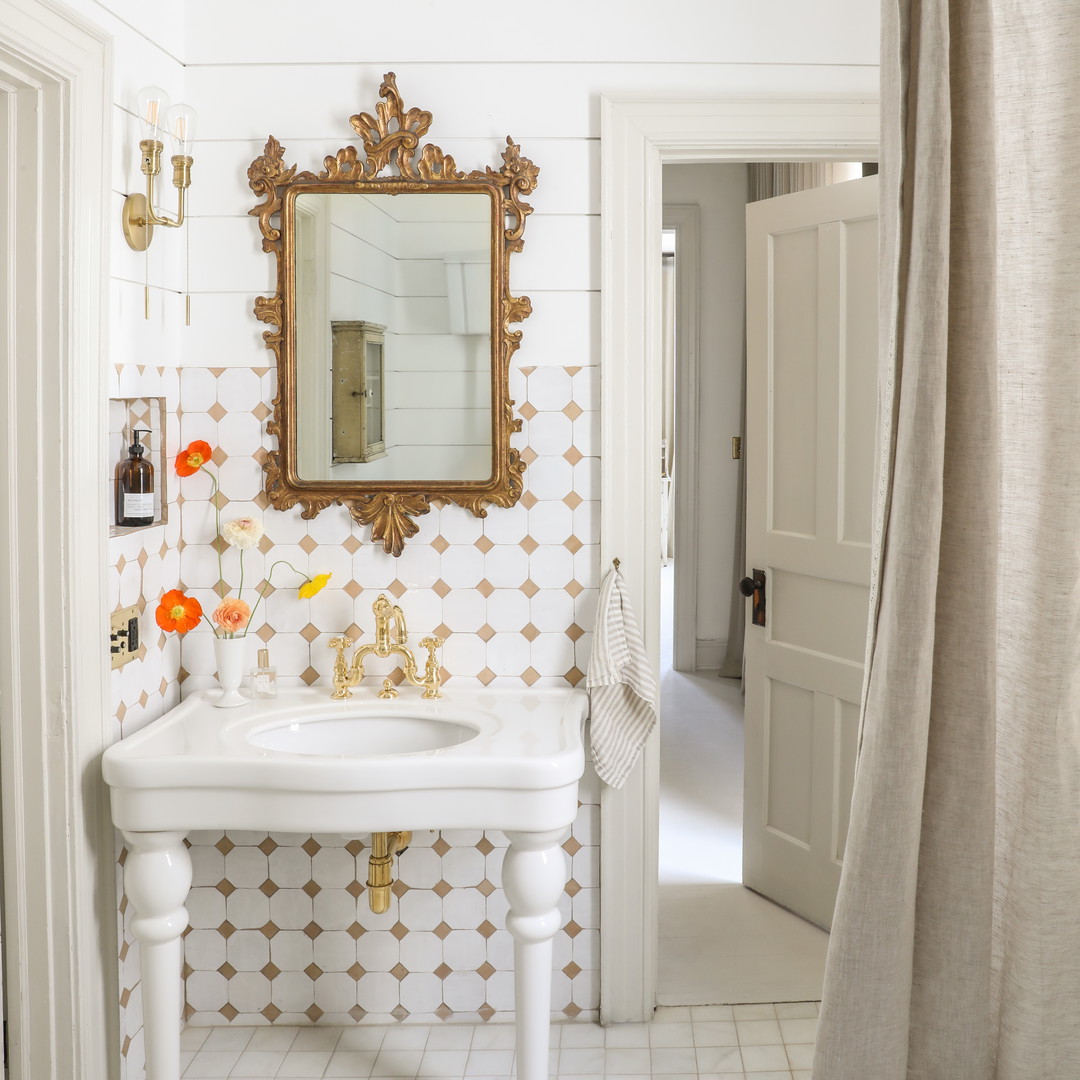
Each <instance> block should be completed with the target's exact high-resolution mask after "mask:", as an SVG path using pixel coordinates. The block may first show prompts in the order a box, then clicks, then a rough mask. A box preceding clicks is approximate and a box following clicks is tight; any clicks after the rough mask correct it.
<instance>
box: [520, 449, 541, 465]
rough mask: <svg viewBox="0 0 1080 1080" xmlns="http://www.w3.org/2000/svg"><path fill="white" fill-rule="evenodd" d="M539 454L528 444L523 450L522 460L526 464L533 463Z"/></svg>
mask: <svg viewBox="0 0 1080 1080" xmlns="http://www.w3.org/2000/svg"><path fill="white" fill-rule="evenodd" d="M539 456H540V455H539V454H537V452H536V451H535V450H534V449H533V448H532V447H531V446H526V447H525V449H524V450H522V451H521V460H522V461H524V462H525V464H526V465H531V464H532V463H533V462H534V461H535V460H536V459H537V458H538V457H539Z"/></svg>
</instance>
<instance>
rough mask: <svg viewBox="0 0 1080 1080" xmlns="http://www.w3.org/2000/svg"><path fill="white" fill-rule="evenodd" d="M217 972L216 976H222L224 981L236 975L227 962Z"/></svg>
mask: <svg viewBox="0 0 1080 1080" xmlns="http://www.w3.org/2000/svg"><path fill="white" fill-rule="evenodd" d="M217 970H218V974H219V975H224V976H225V978H226V979H231V978H232V977H233V976H234V975H235V974H236V968H234V967H233V966H232V964H230V963H229V962H228V961H227V960H226V961H225V963H224V964H222V965H221V967H219V968H218V969H217Z"/></svg>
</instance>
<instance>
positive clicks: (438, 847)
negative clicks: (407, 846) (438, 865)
mask: <svg viewBox="0 0 1080 1080" xmlns="http://www.w3.org/2000/svg"><path fill="white" fill-rule="evenodd" d="M431 850H432V851H434V852H435V854H436V855H438V856H439V858H440V859H441V858H442V857H443V856H444V855H445V854H446V853H447V852H448V851H449V850H450V845H449V844H448V843H447V842H446V841H445V840H444V839H443V837H442V835H441V834H440V835H439V839H438V840H436V841H435V843H434V844H432V845H431Z"/></svg>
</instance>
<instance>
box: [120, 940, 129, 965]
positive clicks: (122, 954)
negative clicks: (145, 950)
mask: <svg viewBox="0 0 1080 1080" xmlns="http://www.w3.org/2000/svg"><path fill="white" fill-rule="evenodd" d="M130 949H131V942H130V941H125V942H124V943H123V944H122V945H121V946H120V954H119V955H120V963H123V962H124V961H125V960H126V959H127V954H128V952H129V951H130Z"/></svg>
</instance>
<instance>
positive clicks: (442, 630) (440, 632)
mask: <svg viewBox="0 0 1080 1080" xmlns="http://www.w3.org/2000/svg"><path fill="white" fill-rule="evenodd" d="M453 632H454V631H453V630H451V629H450V627H449V626H447V625H446V623H439V625H438V626H436V627H435V629H434V630H433V631H432V633H433V634H434V635H435V636H436V637H441V638H442V639H443V641H446V640H447V639H448V638H449V637H450V635H451V634H452V633H453Z"/></svg>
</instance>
